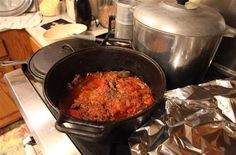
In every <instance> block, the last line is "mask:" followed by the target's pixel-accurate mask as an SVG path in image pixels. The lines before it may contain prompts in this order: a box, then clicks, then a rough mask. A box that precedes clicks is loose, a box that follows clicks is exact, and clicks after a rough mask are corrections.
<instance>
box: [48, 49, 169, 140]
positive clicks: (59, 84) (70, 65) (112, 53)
mask: <svg viewBox="0 0 236 155" xmlns="http://www.w3.org/2000/svg"><path fill="white" fill-rule="evenodd" d="M120 70H127V71H130V72H131V73H132V74H134V75H136V76H138V77H139V78H141V79H142V80H143V81H145V82H146V83H147V85H148V86H149V87H150V88H151V90H152V93H153V96H154V99H155V103H154V104H153V105H152V106H150V107H149V108H147V109H145V110H144V111H142V112H141V113H139V114H137V115H135V116H133V117H130V118H127V119H124V120H120V121H108V122H93V121H85V120H80V119H77V118H74V117H72V116H69V115H67V114H65V113H63V112H62V111H63V110H60V107H59V100H60V98H61V96H62V95H63V93H64V92H65V90H66V87H67V84H68V83H69V82H71V81H72V80H73V78H74V76H75V74H80V75H82V76H86V74H87V73H93V72H96V71H120ZM165 89H166V81H165V76H164V73H163V71H162V69H161V67H160V66H159V65H158V64H157V63H156V62H155V61H154V60H152V59H151V58H150V57H148V56H147V55H145V54H143V53H140V52H137V51H135V50H132V49H128V48H122V47H113V46H100V47H92V48H87V49H83V50H80V51H78V52H75V53H72V54H70V55H68V56H66V57H65V58H63V59H62V60H60V61H59V62H57V63H56V64H55V65H54V66H53V67H52V68H51V69H50V70H49V71H48V73H47V75H46V78H45V80H44V95H45V98H46V99H47V102H48V103H49V105H50V106H52V107H53V108H54V109H55V110H57V111H58V113H59V116H58V118H57V120H56V125H55V126H56V129H57V130H59V131H61V132H64V133H67V134H74V135H77V136H78V138H80V139H83V140H88V141H93V142H98V141H106V140H114V139H119V138H127V137H128V136H129V135H130V134H131V133H132V132H133V131H134V130H135V129H137V128H138V127H140V126H141V125H142V124H144V123H145V121H146V120H147V119H148V118H149V117H150V115H151V114H152V112H153V110H155V108H158V104H159V103H160V100H161V99H162V97H163V94H164V92H165Z"/></svg>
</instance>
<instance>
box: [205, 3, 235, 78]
mask: <svg viewBox="0 0 236 155" xmlns="http://www.w3.org/2000/svg"><path fill="white" fill-rule="evenodd" d="M201 3H203V4H206V5H208V6H210V7H212V8H215V9H216V10H217V11H219V12H220V13H221V14H222V15H223V17H224V18H225V21H226V24H227V25H230V26H233V27H236V0H220V1H216V0H202V1H201ZM213 61H214V65H215V66H216V67H218V68H219V69H220V70H221V71H222V72H223V73H224V72H227V73H228V74H232V72H233V73H234V75H235V73H236V38H223V39H222V42H221V44H220V46H219V49H218V51H217V53H216V56H215V58H214V60H213Z"/></svg>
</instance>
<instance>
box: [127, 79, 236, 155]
mask: <svg viewBox="0 0 236 155" xmlns="http://www.w3.org/2000/svg"><path fill="white" fill-rule="evenodd" d="M164 98H165V110H166V112H165V113H163V115H162V116H161V117H160V116H158V117H153V118H152V119H150V121H149V122H147V124H145V125H144V126H142V127H141V128H139V129H138V130H136V132H135V133H133V135H132V136H131V137H130V139H129V144H130V149H131V153H132V155H144V154H150V155H156V154H168V155H180V154H181V155H182V154H184V155H185V154H196V155H197V154H206V155H208V154H214V155H218V154H219V155H220V154H236V124H235V123H236V77H232V78H229V79H219V80H214V81H210V82H207V83H203V84H199V85H190V86H186V87H183V88H178V89H174V90H170V91H167V92H166V93H165V95H164ZM135 137H136V139H135ZM137 137H139V138H137Z"/></svg>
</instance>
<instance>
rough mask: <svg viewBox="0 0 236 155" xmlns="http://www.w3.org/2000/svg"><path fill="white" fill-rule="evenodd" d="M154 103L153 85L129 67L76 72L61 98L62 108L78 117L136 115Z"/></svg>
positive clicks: (111, 118)
mask: <svg viewBox="0 0 236 155" xmlns="http://www.w3.org/2000/svg"><path fill="white" fill-rule="evenodd" d="M153 103H154V98H153V96H152V93H151V89H150V88H149V87H148V85H147V84H146V83H144V82H143V81H142V80H140V79H139V78H138V77H136V76H131V75H130V72H128V71H107V72H95V73H90V74H88V75H87V76H85V77H81V76H80V75H76V77H75V78H74V80H73V81H72V82H71V83H70V84H69V89H68V92H67V93H66V95H65V96H64V97H63V99H62V100H61V104H60V106H61V109H63V110H64V112H65V113H67V114H69V115H70V116H73V117H75V118H79V119H83V120H91V121H114V120H121V119H125V118H128V117H131V116H134V115H136V114H138V113H140V112H141V111H143V110H144V109H146V108H147V107H149V106H150V105H152V104H153Z"/></svg>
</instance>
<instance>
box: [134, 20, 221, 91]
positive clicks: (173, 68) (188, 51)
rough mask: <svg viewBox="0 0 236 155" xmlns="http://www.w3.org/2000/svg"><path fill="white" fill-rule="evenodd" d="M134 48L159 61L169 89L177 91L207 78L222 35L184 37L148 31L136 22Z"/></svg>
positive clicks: (149, 29)
mask: <svg viewBox="0 0 236 155" xmlns="http://www.w3.org/2000/svg"><path fill="white" fill-rule="evenodd" d="M133 33H134V36H133V46H134V48H135V49H137V50H139V51H141V52H144V53H146V54H147V55H149V56H150V57H152V58H153V59H154V60H156V61H157V62H158V63H159V64H160V66H161V67H162V69H163V70H164V72H165V75H166V78H167V86H168V87H169V86H171V88H177V87H181V86H185V85H188V84H193V83H198V82H201V80H202V79H203V78H204V75H205V73H206V72H207V70H208V67H209V66H210V64H211V61H212V59H213V57H214V55H215V52H216V50H217V47H218V45H219V43H220V41H221V39H222V36H221V35H215V36H208V37H185V36H182V35H174V34H168V33H164V32H161V31H156V30H155V29H151V28H147V27H146V26H143V24H142V23H140V22H139V21H137V20H135V19H134V32H133Z"/></svg>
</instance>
